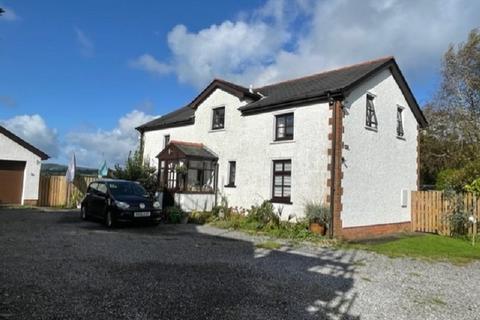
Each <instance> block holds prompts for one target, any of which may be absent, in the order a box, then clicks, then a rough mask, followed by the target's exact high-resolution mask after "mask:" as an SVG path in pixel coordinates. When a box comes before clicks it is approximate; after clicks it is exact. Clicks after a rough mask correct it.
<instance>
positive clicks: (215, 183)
mask: <svg viewBox="0 0 480 320" xmlns="http://www.w3.org/2000/svg"><path fill="white" fill-rule="evenodd" d="M213 183H214V187H215V207H216V206H217V205H218V203H217V201H218V162H217V163H215V178H214V179H213Z"/></svg>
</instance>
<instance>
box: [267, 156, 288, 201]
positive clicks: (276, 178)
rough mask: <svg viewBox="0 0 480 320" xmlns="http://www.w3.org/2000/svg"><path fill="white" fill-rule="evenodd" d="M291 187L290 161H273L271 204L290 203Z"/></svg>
mask: <svg viewBox="0 0 480 320" xmlns="http://www.w3.org/2000/svg"><path fill="white" fill-rule="evenodd" d="M291 185H292V162H291V160H275V161H273V192H272V193H273V194H272V202H281V203H290V193H291Z"/></svg>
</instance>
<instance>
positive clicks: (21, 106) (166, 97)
mask: <svg viewBox="0 0 480 320" xmlns="http://www.w3.org/2000/svg"><path fill="white" fill-rule="evenodd" d="M0 7H2V8H4V9H6V11H7V12H6V14H5V15H4V16H3V17H0V70H1V72H0V123H1V124H2V125H4V126H6V127H7V128H9V129H10V130H12V131H14V132H15V133H17V134H18V135H20V136H22V137H24V138H25V139H26V140H28V141H31V142H32V143H33V144H35V145H37V146H38V147H39V148H41V149H44V150H45V151H46V152H47V153H49V154H50V155H51V156H52V159H51V162H63V163H65V162H66V159H67V158H68V156H69V154H71V152H73V151H75V153H76V154H77V158H78V162H79V163H80V164H83V165H89V166H97V165H98V163H99V162H101V161H102V159H103V158H106V159H107V161H108V162H109V165H110V166H113V164H114V163H115V162H121V161H123V160H124V159H125V158H126V156H127V155H128V151H129V150H131V149H134V148H135V145H136V143H137V134H136V132H135V131H134V130H133V128H134V127H135V126H136V125H139V124H141V123H142V122H144V121H147V120H150V119H152V118H153V117H155V116H159V115H161V114H165V113H167V112H169V111H171V110H172V109H174V108H176V107H179V106H182V105H184V104H186V103H188V102H189V101H190V100H191V99H192V98H193V97H194V96H195V94H196V93H198V92H199V90H201V88H202V86H204V85H206V84H207V83H208V82H209V81H210V80H211V79H212V78H213V77H221V78H225V79H227V80H232V81H236V82H239V83H241V84H244V85H248V84H250V83H252V84H254V85H262V84H265V83H269V82H274V81H278V80H283V79H288V78H291V77H297V76H301V75H305V74H311V73H316V72H319V71H322V70H324V69H329V68H334V67H338V66H342V65H344V64H351V63H356V62H360V61H362V60H366V59H373V58H376V57H380V56H385V55H395V56H396V58H397V61H398V63H399V65H400V67H401V69H402V70H403V72H404V74H405V76H406V78H407V81H408V82H409V84H410V86H411V87H412V89H413V91H414V93H415V95H416V97H417V99H418V100H419V102H420V103H424V102H426V101H428V99H430V97H431V96H432V94H433V93H434V92H435V89H436V87H437V85H438V78H439V67H440V61H441V56H442V54H443V52H444V51H445V50H446V49H447V47H448V44H449V43H458V42H461V41H464V40H465V38H466V36H467V33H468V32H469V30H471V29H473V28H475V27H478V26H479V22H478V16H479V14H480V5H479V4H478V3H476V1H464V2H463V1H450V0H441V1H394V0H388V1H374V0H368V1H313V0H297V1H293V0H292V1H285V2H284V1H281V0H278V1H259V0H258V1H219V0H218V1H217V0H216V1H168V2H163V1H119V0H116V1H48V0H45V1H21V0H18V1H7V0H0ZM334 21H338V22H340V23H337V24H334V23H333V22H334Z"/></svg>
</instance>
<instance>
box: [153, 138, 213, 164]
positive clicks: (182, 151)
mask: <svg viewBox="0 0 480 320" xmlns="http://www.w3.org/2000/svg"><path fill="white" fill-rule="evenodd" d="M172 155H173V157H175V158H197V159H209V160H218V157H217V155H216V154H214V153H213V152H212V151H211V150H210V149H208V148H207V147H206V146H204V145H203V143H195V142H186V141H176V140H172V141H170V142H169V143H168V145H167V147H165V149H163V150H162V151H161V152H160V153H159V154H158V155H157V158H159V159H161V160H162V159H164V160H166V159H172V158H173V157H172Z"/></svg>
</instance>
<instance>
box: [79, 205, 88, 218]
mask: <svg viewBox="0 0 480 320" xmlns="http://www.w3.org/2000/svg"><path fill="white" fill-rule="evenodd" d="M80 217H81V218H82V220H87V219H88V213H87V206H82V208H81V210H80Z"/></svg>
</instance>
